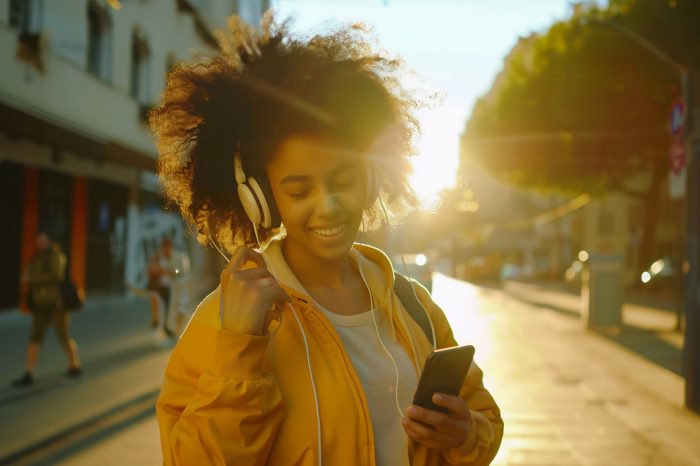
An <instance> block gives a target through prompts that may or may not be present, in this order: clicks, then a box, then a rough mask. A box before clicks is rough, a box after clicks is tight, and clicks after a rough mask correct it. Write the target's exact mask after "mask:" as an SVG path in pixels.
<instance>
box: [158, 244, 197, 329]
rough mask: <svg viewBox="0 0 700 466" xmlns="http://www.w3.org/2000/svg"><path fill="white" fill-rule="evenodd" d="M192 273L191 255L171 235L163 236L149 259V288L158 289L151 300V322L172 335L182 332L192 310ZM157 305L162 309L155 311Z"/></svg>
mask: <svg viewBox="0 0 700 466" xmlns="http://www.w3.org/2000/svg"><path fill="white" fill-rule="evenodd" d="M189 276H190V260H189V257H188V256H187V254H186V253H184V252H183V251H180V250H177V249H175V248H174V247H173V242H172V240H171V239H170V238H169V237H167V236H165V237H163V239H162V241H161V244H160V248H159V249H158V252H156V253H155V254H154V255H153V256H152V257H151V258H150V260H149V263H148V289H149V290H151V291H153V292H155V296H154V297H153V298H154V299H152V300H151V303H152V304H151V309H152V311H151V325H152V326H153V327H154V328H161V327H162V329H163V331H164V332H165V333H166V334H167V335H168V336H173V335H174V334H175V333H177V334H179V332H180V331H181V330H182V327H183V323H184V320H185V318H186V316H187V315H188V313H189ZM154 305H155V306H156V307H157V309H159V310H160V311H159V310H155V311H154V309H153V308H154ZM173 314H175V322H174V323H173V322H171V320H172V316H173ZM173 328H174V330H173Z"/></svg>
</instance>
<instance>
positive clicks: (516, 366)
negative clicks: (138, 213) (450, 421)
mask: <svg viewBox="0 0 700 466" xmlns="http://www.w3.org/2000/svg"><path fill="white" fill-rule="evenodd" d="M506 288H510V290H509V291H508V290H506V291H504V290H500V289H488V288H481V287H477V286H474V285H471V284H467V283H464V282H459V281H457V280H453V279H450V278H448V277H445V276H441V275H437V276H436V278H435V280H434V288H433V295H434V298H435V300H436V302H437V303H438V304H439V305H440V306H441V307H442V308H443V309H444V311H445V314H446V315H447V317H448V319H449V321H450V323H451V325H452V327H453V331H454V334H455V338H456V339H457V341H458V342H460V344H473V345H474V346H475V347H476V349H477V353H476V356H475V360H476V362H477V363H478V364H479V365H480V367H482V369H483V370H484V374H485V376H484V384H485V385H486V386H487V387H488V389H489V390H490V391H491V393H492V394H493V395H494V398H495V399H496V400H497V402H498V403H499V406H500V408H501V411H502V416H503V419H504V421H505V436H504V439H503V443H502V445H501V449H500V451H499V454H498V456H497V457H496V459H495V460H494V462H493V463H492V464H493V465H494V466H515V465H520V466H523V465H528V466H569V465H573V466H700V442H698V439H700V416H698V415H697V414H695V413H693V412H691V411H689V410H687V409H685V408H684V407H683V379H682V378H681V377H680V376H678V375H677V374H675V373H673V372H672V371H669V370H666V369H665V368H663V367H661V366H660V365H658V364H655V363H652V362H650V361H648V360H646V359H644V358H643V357H640V355H639V354H638V353H636V352H634V351H632V350H629V349H627V348H626V347H624V346H621V345H620V344H618V343H617V342H615V341H612V340H611V339H610V338H608V337H607V336H604V335H600V334H598V333H596V332H587V331H585V330H584V327H583V325H582V324H581V322H579V320H578V318H577V315H576V314H575V313H574V312H573V311H572V310H571V309H569V310H564V309H563V307H564V305H565V304H566V302H569V304H571V303H575V300H574V301H572V300H571V298H572V297H571V296H566V294H565V293H564V294H563V295H562V294H556V293H552V294H548V293H547V292H545V291H544V290H540V291H538V289H537V288H536V287H534V288H533V287H520V288H518V287H517V286H516V287H515V288H512V287H511V286H506ZM514 289H517V290H519V292H520V295H521V296H525V295H527V297H529V298H530V299H532V300H538V301H540V302H541V304H537V305H535V304H529V303H527V302H525V300H524V299H523V298H522V297H515V296H514V293H515V292H517V290H516V291H514ZM555 308H556V309H557V311H556V312H553V311H552V310H553V309H555ZM662 312H663V311H662ZM633 313H634V311H633ZM651 315H656V314H655V313H654V312H653V310H652V311H651ZM657 317H661V316H657ZM652 322H654V323H659V322H663V319H661V320H660V321H656V320H654V321H652ZM164 353H165V352H161V353H154V354H157V355H159V357H162V358H163V360H161V361H157V359H158V358H156V357H154V360H153V361H152V366H150V367H147V366H149V364H151V363H148V364H144V366H143V369H144V370H143V371H137V372H138V373H137V372H128V371H124V372H120V375H118V374H114V375H112V374H111V373H110V374H104V375H103V377H110V379H111V381H112V382H113V383H115V384H117V386H116V387H109V386H108V387H106V390H107V391H106V392H105V393H111V392H112V391H118V390H120V388H119V385H120V384H121V385H122V386H123V385H124V384H125V383H127V382H131V383H132V384H134V383H136V384H140V383H142V382H143V383H144V384H145V385H148V384H152V383H154V380H153V374H152V373H151V371H153V372H157V373H159V371H160V370H162V366H160V367H159V365H160V364H162V363H164V359H165V356H166V355H165V354H164ZM120 379H123V380H120ZM142 379H144V380H142ZM85 382H88V381H87V380H86V381H85ZM158 382H159V380H158ZM91 383H94V382H91ZM105 385H108V384H105ZM105 385H101V387H102V388H103V389H105ZM156 385H157V384H155V385H154V386H156ZM93 387H98V385H93ZM144 401H147V400H145V399H144ZM139 413H141V414H138V413H137V415H136V416H132V417H130V418H129V420H128V422H124V423H122V424H120V425H118V426H116V427H115V428H107V429H105V430H106V431H107V432H104V433H103V432H97V433H96V434H95V435H93V436H92V437H90V438H89V439H87V440H86V441H82V442H79V443H78V444H77V445H73V446H71V447H69V448H67V449H64V450H60V451H57V452H55V453H54V454H52V455H50V456H49V458H50V459H51V461H50V462H48V463H47V462H36V463H26V464H57V465H65V466H83V465H84V466H92V465H95V464H100V465H105V466H112V465H114V466H116V465H122V464H138V465H142V464H143V465H148V464H159V463H160V449H159V443H158V429H157V424H156V420H155V417H154V416H153V415H152V414H149V412H146V411H139ZM151 413H152V411H151ZM0 419H7V418H5V417H4V413H3V412H1V411H0ZM0 443H1V442H0ZM0 463H1V461H0Z"/></svg>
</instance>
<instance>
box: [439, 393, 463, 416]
mask: <svg viewBox="0 0 700 466" xmlns="http://www.w3.org/2000/svg"><path fill="white" fill-rule="evenodd" d="M433 403H435V404H436V405H438V406H441V407H443V408H447V409H448V410H449V411H450V415H451V417H452V418H453V419H462V420H464V421H466V420H468V419H469V418H470V417H471V413H470V412H469V406H467V402H466V401H464V400H463V399H462V398H460V397H458V396H454V395H448V394H446V393H435V394H433Z"/></svg>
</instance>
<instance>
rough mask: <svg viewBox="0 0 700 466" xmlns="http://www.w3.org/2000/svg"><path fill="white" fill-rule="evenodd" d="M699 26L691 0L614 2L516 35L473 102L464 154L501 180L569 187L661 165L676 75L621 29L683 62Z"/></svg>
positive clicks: (698, 52) (617, 183) (698, 11)
mask: <svg viewBox="0 0 700 466" xmlns="http://www.w3.org/2000/svg"><path fill="white" fill-rule="evenodd" d="M615 25H619V26H615ZM698 25H700V1H697V0H675V1H672V0H669V1H662V0H618V1H614V0H613V1H611V2H610V6H609V7H608V8H607V9H605V10H601V9H598V8H597V7H595V6H594V5H584V6H583V7H579V8H577V9H576V10H575V12H574V14H573V16H572V17H571V18H569V19H567V20H565V21H560V22H557V23H555V24H554V25H552V26H551V27H550V29H549V30H548V31H547V32H546V33H545V34H543V35H532V36H530V37H527V38H524V39H520V41H519V42H518V44H517V45H516V46H515V47H514V48H513V50H512V52H511V54H510V55H509V57H508V58H507V59H506V61H505V64H504V68H503V70H502V72H501V74H500V75H499V77H498V78H497V79H496V81H495V82H494V84H493V87H492V89H491V91H490V92H489V93H488V94H487V95H486V96H484V97H483V98H481V99H480V100H479V101H478V102H477V103H476V105H475V107H474V109H473V112H472V116H471V118H470V120H469V121H468V123H467V126H466V130H465V132H464V137H463V141H462V143H463V144H462V147H463V152H462V155H463V157H472V158H476V159H478V160H479V161H480V162H481V163H483V164H484V165H486V166H487V167H488V168H489V169H490V170H491V171H492V172H493V173H495V174H496V175H497V176H499V177H500V178H502V179H505V180H507V181H509V182H513V183H517V184H520V185H526V186H538V187H548V188H553V189H558V190H562V189H563V190H566V191H572V192H575V191H584V190H585V191H589V192H591V191H605V190H609V189H615V188H619V187H621V186H622V185H623V184H624V180H625V179H626V177H628V176H629V175H632V174H635V173H639V172H645V173H650V174H651V173H654V172H655V171H658V170H663V169H665V167H667V162H666V160H667V159H666V157H667V148H668V145H669V141H670V139H669V135H668V129H667V125H668V115H669V108H670V105H671V102H672V101H673V99H674V98H675V97H676V96H677V95H678V93H679V75H678V72H677V70H674V69H673V68H672V67H671V66H669V65H668V64H667V63H664V62H662V61H661V60H660V59H659V58H658V57H656V56H655V55H654V54H652V53H651V52H650V51H649V50H647V49H646V48H645V47H643V46H642V45H640V44H639V43H638V41H635V40H634V39H633V38H631V37H629V35H627V34H625V33H624V32H621V31H620V29H619V28H620V27H624V28H626V29H628V30H632V31H634V33H636V34H637V35H639V36H641V37H643V38H644V39H645V40H647V41H648V42H649V43H651V44H654V45H655V46H656V47H658V48H659V49H661V50H662V51H664V52H665V53H666V54H668V55H670V56H671V57H672V58H673V60H675V61H677V62H681V63H685V64H691V57H700V27H698ZM696 60H697V58H696Z"/></svg>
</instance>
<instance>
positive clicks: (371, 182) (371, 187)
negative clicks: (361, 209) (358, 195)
mask: <svg viewBox="0 0 700 466" xmlns="http://www.w3.org/2000/svg"><path fill="white" fill-rule="evenodd" d="M378 195H379V184H378V183H377V176H376V173H375V171H374V170H373V169H372V167H371V166H370V164H369V163H366V164H365V207H366V208H369V207H372V204H374V201H376V200H377V196H378Z"/></svg>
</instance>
